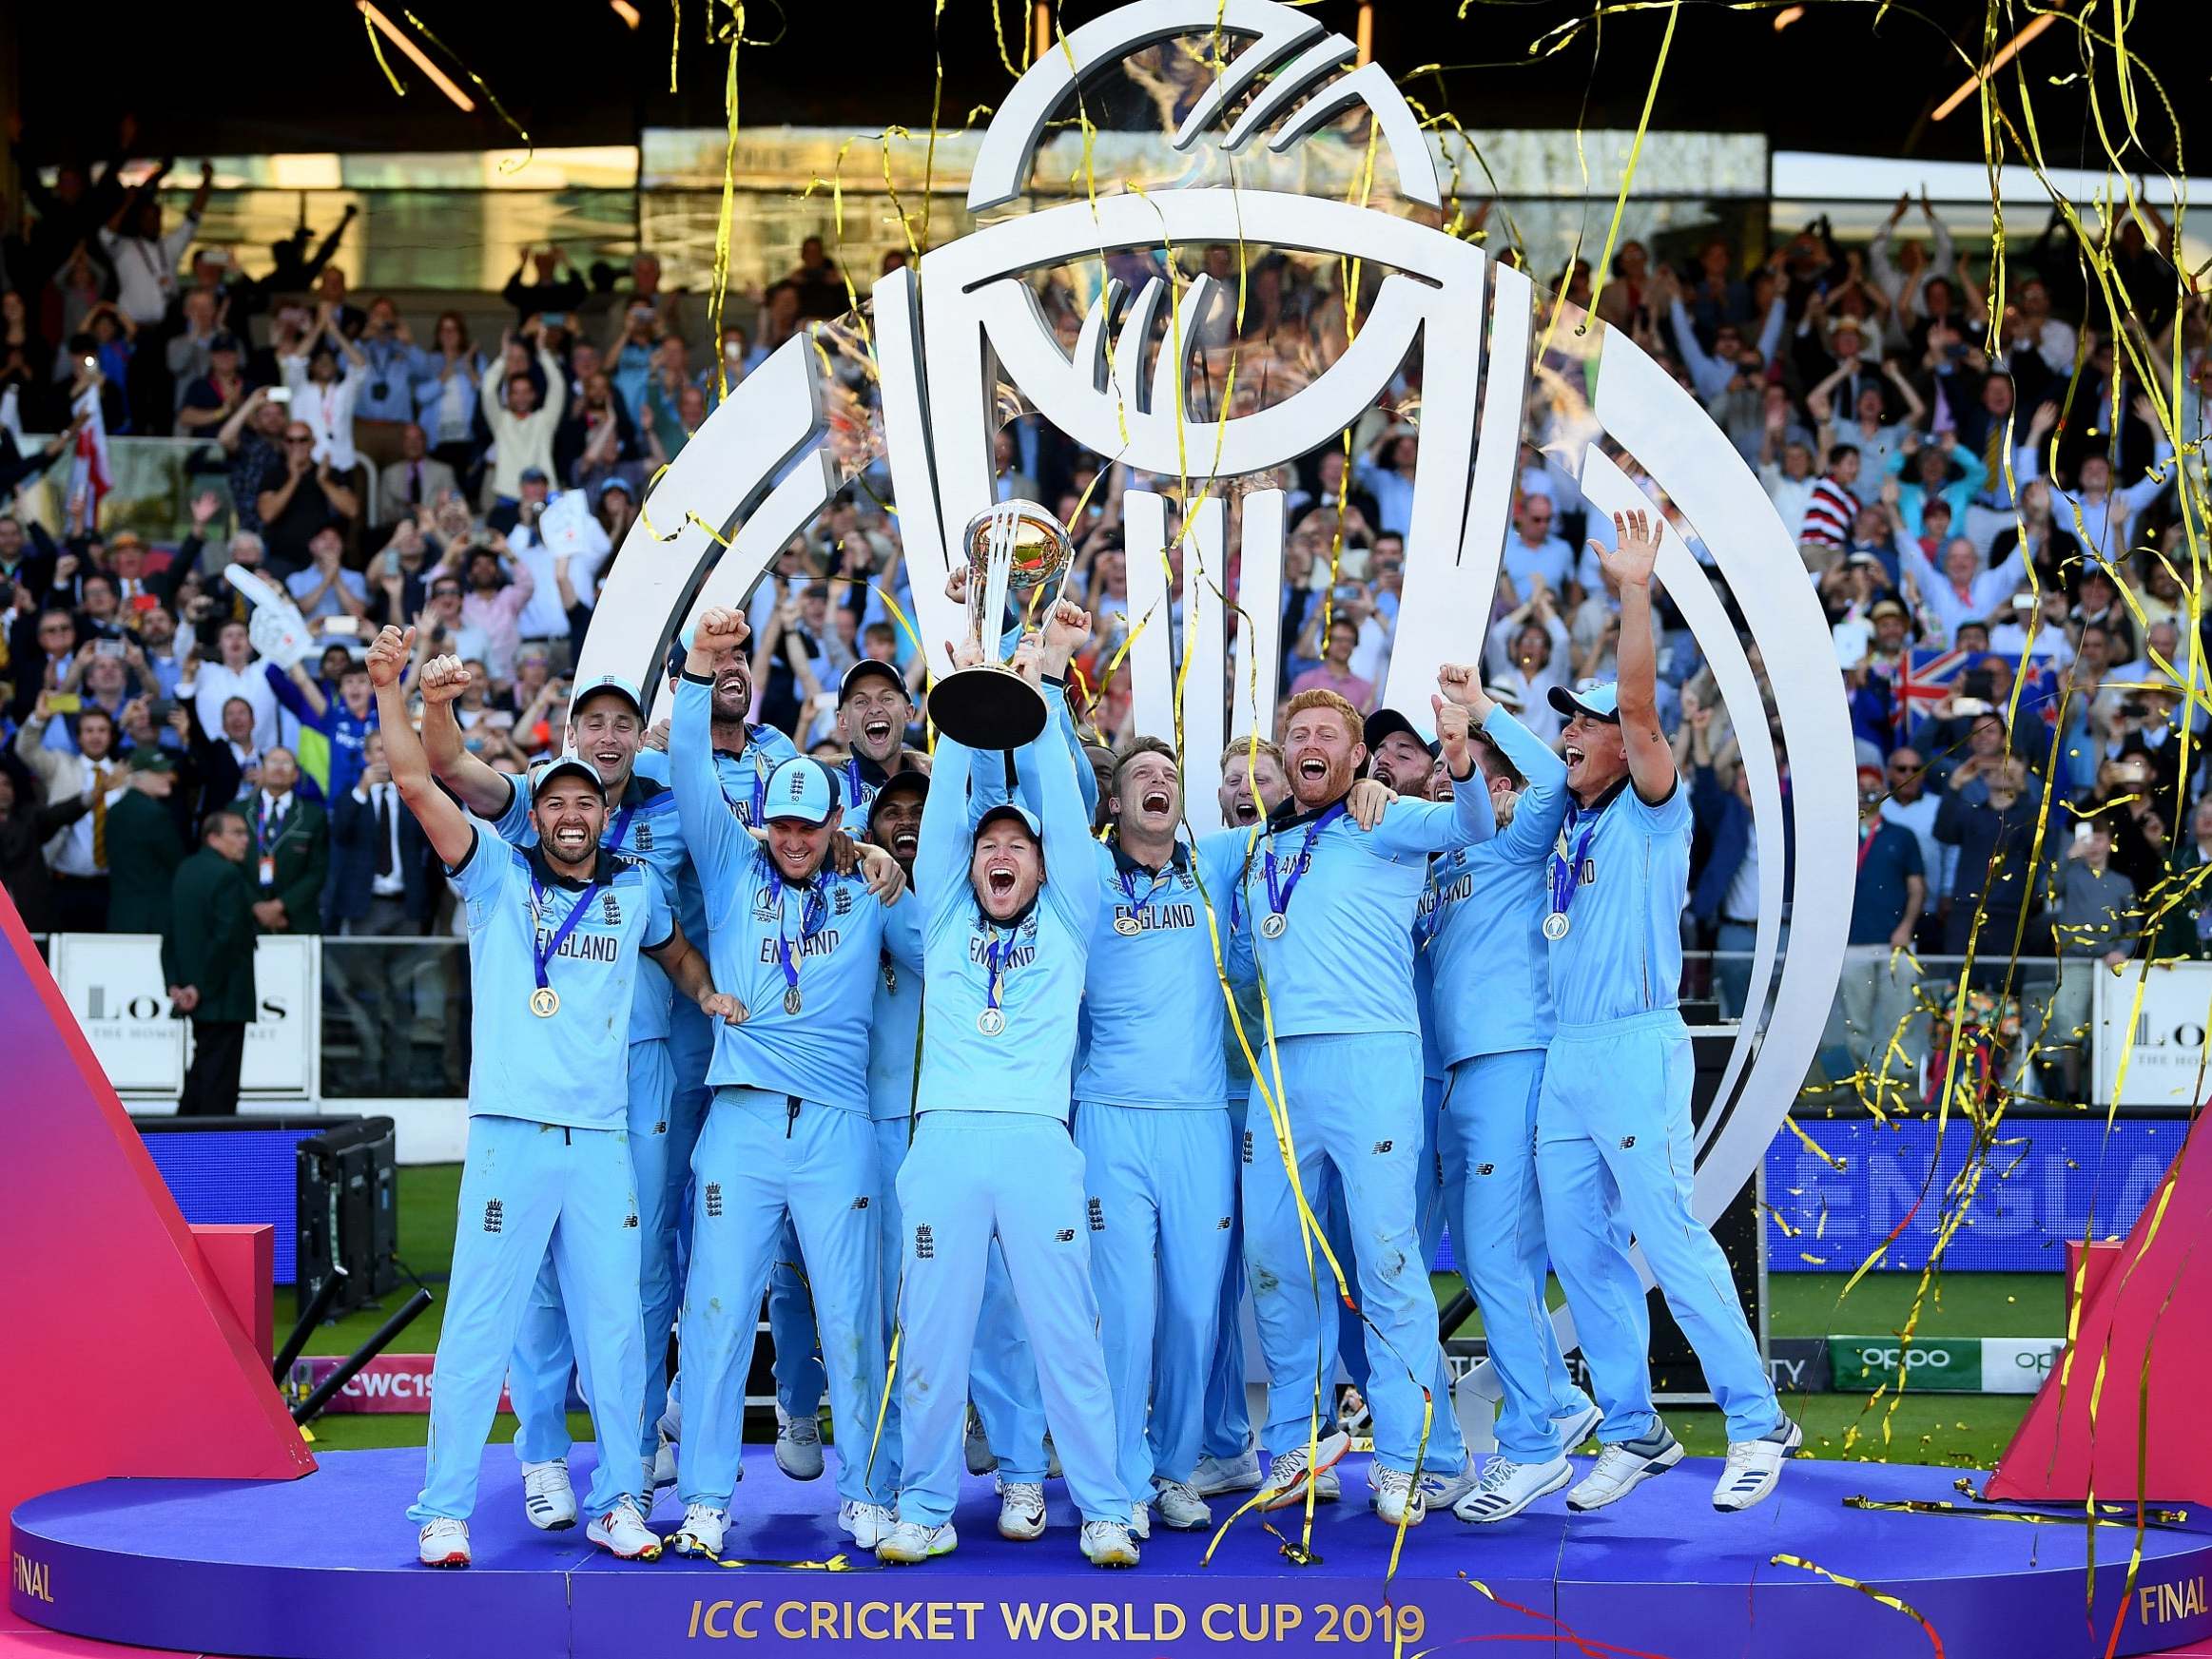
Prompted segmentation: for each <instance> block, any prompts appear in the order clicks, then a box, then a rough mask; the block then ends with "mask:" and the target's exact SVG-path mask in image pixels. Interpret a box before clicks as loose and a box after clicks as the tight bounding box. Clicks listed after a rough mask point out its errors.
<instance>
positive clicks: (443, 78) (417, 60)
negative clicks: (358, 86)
mask: <svg viewBox="0 0 2212 1659" xmlns="http://www.w3.org/2000/svg"><path fill="white" fill-rule="evenodd" d="M354 4H355V5H357V6H359V8H360V9H361V15H362V16H363V17H365V18H367V19H368V20H369V21H370V22H371V23H373V24H375V25H376V26H377V27H378V29H382V30H383V31H384V38H385V39H386V40H388V41H390V42H391V43H392V44H393V45H394V46H396V47H398V48H399V49H400V50H401V51H403V52H405V53H406V54H407V61H408V62H410V63H412V64H413V65H414V66H415V67H416V68H418V69H420V70H421V71H422V72H423V73H424V74H426V75H428V76H429V77H430V82H431V85H432V86H434V87H437V89H438V90H439V91H440V92H443V93H444V94H445V95H446V96H447V97H448V98H451V99H452V100H453V101H454V104H455V106H456V107H457V108H458V109H459V110H460V112H461V113H462V114H463V115H474V114H475V112H476V101H475V99H474V98H471V97H470V96H469V95H468V94H467V93H466V92H464V91H462V90H461V89H460V88H459V87H456V85H454V82H453V78H452V77H451V76H450V75H448V74H447V73H446V72H445V71H444V70H443V69H441V68H438V67H437V65H436V64H434V63H432V62H431V61H430V59H429V58H427V57H425V56H424V55H423V51H422V48H420V47H418V46H417V45H416V44H415V43H414V42H413V41H412V40H409V39H408V38H407V36H405V35H404V34H402V33H400V32H399V30H398V29H397V28H395V27H394V25H393V23H392V20H391V19H390V18H389V17H386V16H385V15H384V14H383V13H382V12H381V11H378V10H377V9H376V8H375V7H374V6H371V5H370V4H369V0H354Z"/></svg>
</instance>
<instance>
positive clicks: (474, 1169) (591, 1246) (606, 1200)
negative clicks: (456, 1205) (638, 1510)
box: [407, 1116, 645, 1522]
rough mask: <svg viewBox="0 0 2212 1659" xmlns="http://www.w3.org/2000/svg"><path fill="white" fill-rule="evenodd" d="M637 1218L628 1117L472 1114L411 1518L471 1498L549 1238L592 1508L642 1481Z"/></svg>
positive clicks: (599, 1510) (459, 1516)
mask: <svg viewBox="0 0 2212 1659" xmlns="http://www.w3.org/2000/svg"><path fill="white" fill-rule="evenodd" d="M638 1231H639V1229H638V1216H637V1196H636V1186H635V1184H634V1183H633V1181H632V1180H631V1167H630V1137H629V1135H628V1134H626V1133H624V1132H623V1131H622V1130H620V1129H563V1128H561V1127H559V1126H558V1125H554V1124H540V1123H532V1122H530V1121H528V1120H526V1119H523V1118H513V1117H492V1116H479V1117H472V1118H470V1119H469V1148H468V1153H467V1156H466V1157H465V1158H464V1160H463V1161H462V1164H461V1198H460V1217H459V1225H458V1227H457V1229H456V1232H455V1234H454V1258H453V1277H452V1279H451V1280H450V1281H449V1282H448V1283H447V1286H446V1303H445V1324H444V1328H443V1330H442V1331H441V1332H440V1334H439V1336H438V1342H437V1370H436V1372H435V1374H434V1376H433V1379H432V1393H431V1407H430V1456H429V1471H428V1473H427V1475H426V1476H424V1481H423V1488H422V1495H421V1496H420V1497H418V1498H417V1499H416V1501H415V1506H414V1507H413V1508H412V1509H410V1510H409V1511H408V1512H407V1514H408V1517H409V1518H410V1519H411V1520H415V1521H417V1522H420V1521H427V1520H432V1519H435V1518H436V1517H437V1516H439V1515H449V1516H452V1517H453V1518H455V1519H456V1520H466V1519H468V1517H469V1513H470V1512H471V1511H472V1510H474V1509H475V1506H476V1472H477V1469H478V1467H479V1466H480V1465H481V1463H482V1461H483V1452H484V1441H485V1438H486V1437H488V1436H489V1435H490V1434H491V1432H492V1418H493V1417H494V1416H495V1414H496V1413H497V1411H498V1409H499V1379H501V1378H502V1377H503V1376H505V1375H506V1373H507V1366H508V1360H509V1357H510V1356H511V1355H513V1354H514V1340H515V1336H516V1334H517V1332H518V1331H519V1329H520V1327H521V1324H522V1315H523V1309H524V1307H525V1306H526V1305H527V1304H528V1303H529V1301H530V1297H531V1289H532V1286H533V1285H534V1284H535V1283H536V1281H537V1274H538V1268H539V1266H540V1265H541V1264H543V1263H544V1262H545V1261H546V1259H547V1256H548V1254H549V1252H550V1254H551V1256H552V1260H553V1272H554V1275H555V1278H556V1280H557V1282H558V1286H559V1290H560V1293H561V1298H562V1300H563V1302H565V1303H566V1304H567V1305H568V1306H569V1307H570V1308H572V1309H573V1310H574V1330H575V1335H576V1338H577V1348H576V1360H577V1367H578V1371H579V1373H580V1380H581V1382H582V1384H583V1389H584V1398H585V1399H589V1400H590V1401H591V1402H592V1428H593V1431H594V1432H595V1433H596V1435H597V1437H598V1443H599V1467H598V1468H597V1469H596V1470H595V1471H594V1472H593V1473H592V1488H591V1491H590V1492H589V1493H588V1494H586V1495H585V1498H584V1504H585V1509H586V1512H587V1513H588V1514H594V1515H597V1514H606V1513H607V1512H608V1511H609V1510H611V1509H612V1508H613V1507H614V1505H615V1503H616V1501H617V1500H618V1499H620V1498H621V1497H622V1496H623V1495H625V1494H628V1495H631V1496H632V1497H635V1496H636V1495H638V1494H639V1491H640V1488H641V1484H642V1483H641V1481H640V1478H639V1477H640V1476H642V1474H643V1473H644V1471H643V1469H642V1468H641V1467H640V1465H639V1462H638V1456H637V1446H638V1437H639V1435H640V1433H641V1432H642V1431H643V1429H644V1426H645V1356H644V1344H643V1340H642V1332H643V1329H644V1325H643V1320H642V1317H641V1315H640V1313H639V1309H638V1299H637V1273H638ZM563 1385H564V1386H566V1383H565V1379H564V1384H563Z"/></svg>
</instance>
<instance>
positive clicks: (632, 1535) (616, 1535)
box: [584, 1493, 661, 1561]
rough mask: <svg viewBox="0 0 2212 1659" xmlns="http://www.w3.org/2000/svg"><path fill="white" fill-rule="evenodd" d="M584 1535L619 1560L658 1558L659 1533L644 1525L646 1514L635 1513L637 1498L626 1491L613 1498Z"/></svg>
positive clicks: (652, 1559)
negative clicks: (610, 1507) (607, 1509)
mask: <svg viewBox="0 0 2212 1659" xmlns="http://www.w3.org/2000/svg"><path fill="white" fill-rule="evenodd" d="M584 1536H585V1537H587V1538H589V1539H590V1540H591V1541H592V1543H594V1544H596V1545H598V1546H599V1547H600V1548H601V1549H602V1550H605V1551H607V1552H608V1553H610V1554H611V1555H612V1556H613V1557H614V1558H615V1559H616V1560H618V1561H658V1560H659V1559H660V1558H661V1540H660V1536H659V1534H656V1533H655V1532H654V1531H653V1530H652V1529H651V1528H650V1527H649V1526H647V1525H646V1524H645V1516H643V1515H641V1514H638V1513H637V1500H636V1499H635V1498H633V1497H631V1495H629V1494H628V1493H624V1494H623V1495H622V1496H621V1497H620V1498H618V1499H616V1500H615V1504H614V1507H613V1508H612V1509H611V1510H609V1511H608V1512H607V1513H606V1514H603V1515H601V1516H600V1517H599V1518H598V1519H597V1520H594V1521H592V1523H591V1524H590V1525H589V1526H587V1527H585V1529H584Z"/></svg>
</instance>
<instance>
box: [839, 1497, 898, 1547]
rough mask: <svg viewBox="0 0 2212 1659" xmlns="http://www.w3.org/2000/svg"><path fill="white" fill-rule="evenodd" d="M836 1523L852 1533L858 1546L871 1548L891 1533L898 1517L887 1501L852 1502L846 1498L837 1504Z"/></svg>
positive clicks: (853, 1539)
mask: <svg viewBox="0 0 2212 1659" xmlns="http://www.w3.org/2000/svg"><path fill="white" fill-rule="evenodd" d="M837 1524H838V1525H839V1526H841V1527H843V1528H844V1530H845V1531H846V1532H848V1533H850V1534H852V1541H853V1543H854V1544H855V1545H857V1546H858V1547H859V1548H861V1549H863V1550H873V1549H874V1548H875V1547H876V1546H877V1545H878V1544H881V1543H882V1542H883V1540H884V1539H885V1538H887V1537H889V1536H890V1535H891V1529H892V1528H893V1527H895V1526H897V1525H898V1524H899V1517H898V1516H897V1515H896V1514H892V1513H891V1506H890V1505H889V1504H887V1503H854V1502H853V1501H852V1500H851V1499H850V1498H847V1499H846V1500H845V1501H844V1502H843V1503H841V1504H839V1505H838V1506H837Z"/></svg>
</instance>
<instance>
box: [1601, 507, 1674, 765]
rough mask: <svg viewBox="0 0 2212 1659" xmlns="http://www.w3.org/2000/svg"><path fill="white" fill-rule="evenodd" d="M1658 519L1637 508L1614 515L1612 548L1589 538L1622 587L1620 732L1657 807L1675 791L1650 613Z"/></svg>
mask: <svg viewBox="0 0 2212 1659" xmlns="http://www.w3.org/2000/svg"><path fill="white" fill-rule="evenodd" d="M1662 528H1663V527H1662V525H1661V523H1660V522H1659V520H1658V519H1657V518H1656V517H1655V516H1654V515H1652V514H1650V513H1647V512H1645V511H1643V510H1642V509H1640V508H1639V509H1637V510H1636V511H1631V512H1617V513H1615V514H1614V515H1613V530H1614V546H1613V548H1612V550H1610V551H1608V550H1606V549H1604V548H1601V547H1599V546H1598V544H1597V543H1596V542H1595V541H1593V542H1591V544H1590V547H1591V549H1592V550H1594V551H1595V552H1596V553H1597V555H1598V562H1599V563H1600V564H1601V565H1602V566H1603V567H1604V568H1605V573H1606V574H1607V575H1608V576H1611V577H1612V578H1613V580H1614V581H1615V583H1617V584H1618V585H1619V587H1620V646H1619V653H1620V681H1619V690H1618V696H1619V698H1620V736H1621V739H1622V742H1623V743H1624V745H1625V747H1626V748H1627V751H1628V775H1629V777H1630V779H1631V780H1633V781H1634V782H1635V784H1636V793H1637V796H1638V798H1639V799H1640V800H1641V801H1643V802H1644V803H1645V804H1646V805H1648V806H1657V805H1658V804H1659V802H1660V801H1664V800H1666V799H1667V797H1668V796H1670V795H1672V794H1673V793H1674V792H1675V785H1676V781H1677V776H1676V772H1675V755H1674V750H1673V749H1672V748H1670V747H1669V746H1668V744H1667V734H1666V732H1665V731H1664V730H1662V729H1661V728H1660V725H1659V643H1658V640H1657V638H1656V637H1655V635H1654V632H1653V627H1652V616H1651V571H1652V566H1653V565H1654V564H1655V563H1656V562H1657V561H1658V559H1659V536H1660V533H1661V530H1662Z"/></svg>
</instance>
